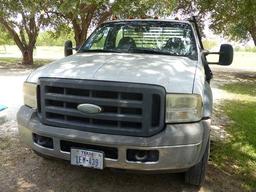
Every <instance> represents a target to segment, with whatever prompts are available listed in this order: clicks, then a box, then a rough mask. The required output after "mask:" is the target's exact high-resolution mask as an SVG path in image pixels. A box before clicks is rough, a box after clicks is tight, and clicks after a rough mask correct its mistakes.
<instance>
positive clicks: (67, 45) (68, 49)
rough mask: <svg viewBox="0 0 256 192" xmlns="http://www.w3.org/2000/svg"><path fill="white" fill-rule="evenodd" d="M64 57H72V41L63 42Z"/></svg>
mask: <svg viewBox="0 0 256 192" xmlns="http://www.w3.org/2000/svg"><path fill="white" fill-rule="evenodd" d="M64 55H65V57H67V56H69V55H73V45H72V41H70V40H68V41H66V42H65V45H64Z"/></svg>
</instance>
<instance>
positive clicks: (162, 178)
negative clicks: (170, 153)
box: [0, 68, 256, 192]
mask: <svg viewBox="0 0 256 192" xmlns="http://www.w3.org/2000/svg"><path fill="white" fill-rule="evenodd" d="M214 71H215V74H216V75H215V80H214V81H213V83H212V85H213V92H214V97H215V102H218V100H221V99H223V97H225V94H223V93H222V92H221V91H220V90H218V85H219V84H222V83H225V82H227V80H228V81H231V80H232V79H234V78H240V77H241V78H242V76H241V75H243V74H247V76H248V75H249V76H250V75H252V78H256V77H255V73H243V72H238V71H233V72H228V73H227V72H224V71H225V70H221V69H219V68H216V69H214ZM27 73H28V72H25V73H24V72H20V73H19V72H17V71H15V72H9V73H6V72H3V71H2V72H1V71H0V91H1V90H9V96H8V94H5V95H3V94H2V92H1V98H2V102H4V99H3V97H2V96H4V97H9V98H12V101H9V103H7V104H8V105H9V106H10V107H9V111H8V113H7V115H8V121H7V122H6V123H4V124H2V125H0V192H11V191H18V192H23V191H46V192H59V191H60V192H64V191H68V192H72V191H86V192H90V191H104V192H107V191H111V192H115V191H116V192H119V191H124V192H125V191H127V192H128V191H129V192H130V191H133V192H137V191H140V192H142V191H158V192H161V191H164V192H168V191H174V192H175V191H182V192H190V191H203V192H204V191H218V192H221V191H234V192H236V191H242V189H241V188H240V183H239V181H237V180H236V179H235V178H234V177H233V176H232V175H230V174H229V173H226V172H223V171H222V170H219V169H218V168H217V167H215V166H214V163H213V162H211V161H210V162H209V167H208V171H207V177H206V182H205V184H204V185H203V187H201V188H200V189H199V188H195V187H191V186H189V185H185V184H184V183H183V174H159V175H156V174H154V175H152V174H151V175H145V174H135V173H124V172H113V171H111V170H109V169H105V170H103V171H97V170H92V169H85V168H80V167H74V166H71V165H70V163H69V162H67V161H62V160H46V159H43V158H41V157H39V156H37V155H36V154H34V152H33V151H32V150H31V149H30V148H28V147H27V146H25V145H24V144H23V143H21V142H20V141H19V136H18V131H17V124H16V121H15V118H14V117H15V115H14V114H15V113H16V111H17V109H18V106H19V105H20V104H21V103H22V101H21V100H20V98H19V97H20V95H21V93H20V92H21V85H22V80H24V78H25V76H26V75H27ZM9 80H11V84H9V85H8V84H6V83H7V82H9ZM11 86H15V88H11ZM15 90H16V92H15ZM1 98H0V103H1ZM9 100H10V99H9ZM6 102H7V101H6ZM216 106H217V105H216ZM216 110H218V109H216V108H215V110H214V111H216ZM225 121H226V119H221V118H220V119H219V117H218V116H216V114H215V115H214V117H213V126H215V127H220V128H221V129H223V127H225Z"/></svg>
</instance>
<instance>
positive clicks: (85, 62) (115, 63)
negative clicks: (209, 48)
mask: <svg viewBox="0 0 256 192" xmlns="http://www.w3.org/2000/svg"><path fill="white" fill-rule="evenodd" d="M196 70H198V71H199V72H196ZM202 71H203V68H202V66H200V65H199V67H198V61H194V60H191V59H189V58H186V57H179V56H168V55H156V54H154V55H153V54H134V53H133V54H129V53H77V54H75V55H72V56H69V57H66V58H63V59H60V60H57V61H55V62H53V63H51V64H49V65H45V66H43V67H41V68H39V69H37V70H35V71H34V72H32V73H31V74H30V76H29V77H28V79H27V81H28V82H34V83H37V82H38V79H39V78H40V77H55V78H74V79H88V80H103V81H117V82H133V83H145V84H155V85H160V86H163V87H164V88H165V89H166V91H167V92H168V93H198V94H201V95H202V92H203V91H202V89H203V83H204V80H203V77H204V76H203V72H202ZM195 75H197V77H195ZM195 79H196V82H195V85H194V80H195ZM194 87H195V89H194V91H193V88H194Z"/></svg>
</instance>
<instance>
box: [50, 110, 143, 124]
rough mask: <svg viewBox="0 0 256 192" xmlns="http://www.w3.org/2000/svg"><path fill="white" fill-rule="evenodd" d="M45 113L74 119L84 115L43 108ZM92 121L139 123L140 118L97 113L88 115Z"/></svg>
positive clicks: (74, 111) (76, 112)
mask: <svg viewBox="0 0 256 192" xmlns="http://www.w3.org/2000/svg"><path fill="white" fill-rule="evenodd" d="M45 111H46V113H47V112H50V113H57V114H61V115H70V116H76V117H84V114H83V113H81V112H79V111H78V110H75V109H67V108H61V107H45ZM88 117H89V118H92V119H104V120H114V121H131V122H141V121H142V117H141V116H138V115H123V114H115V113H99V114H95V115H93V114H92V115H88Z"/></svg>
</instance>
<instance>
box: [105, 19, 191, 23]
mask: <svg viewBox="0 0 256 192" xmlns="http://www.w3.org/2000/svg"><path fill="white" fill-rule="evenodd" d="M136 21H139V22H172V23H187V24H190V23H191V22H190V21H188V20H174V19H120V20H119V19H117V20H108V21H105V22H104V24H105V23H119V22H136Z"/></svg>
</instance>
